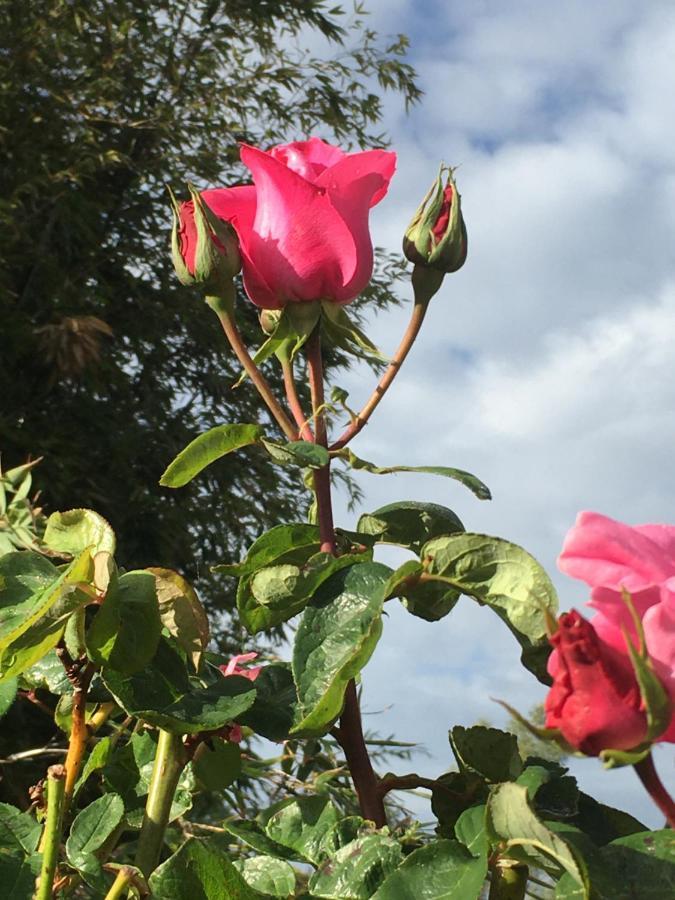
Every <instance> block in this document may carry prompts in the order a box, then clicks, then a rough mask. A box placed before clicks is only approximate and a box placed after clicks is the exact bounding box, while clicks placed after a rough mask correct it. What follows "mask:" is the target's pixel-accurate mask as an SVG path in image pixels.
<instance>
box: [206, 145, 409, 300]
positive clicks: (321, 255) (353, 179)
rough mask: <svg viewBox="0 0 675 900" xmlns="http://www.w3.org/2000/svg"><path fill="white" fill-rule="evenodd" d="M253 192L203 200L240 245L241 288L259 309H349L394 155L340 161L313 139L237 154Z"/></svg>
mask: <svg viewBox="0 0 675 900" xmlns="http://www.w3.org/2000/svg"><path fill="white" fill-rule="evenodd" d="M241 160H242V162H243V163H244V164H245V165H246V166H247V167H248V168H249V170H250V171H251V175H252V176H253V182H254V184H253V185H246V186H241V187H234V188H215V189H212V190H207V191H204V192H203V193H202V197H203V198H204V200H205V201H206V203H207V204H208V205H209V207H210V208H211V210H212V211H213V212H214V213H215V214H216V215H217V216H219V217H220V218H221V219H224V220H226V221H228V222H231V224H232V226H233V227H234V229H235V231H236V232H237V236H238V237H239V242H240V250H241V255H242V268H243V276H244V287H245V289H246V293H247V294H248V296H249V298H250V299H251V300H252V301H253V302H254V303H255V304H256V305H257V306H260V307H263V308H265V309H281V308H282V307H284V306H285V305H286V304H287V303H293V302H310V301H314V300H330V301H333V302H336V303H349V301H350V300H353V299H354V298H355V297H357V296H358V294H359V293H361V291H362V290H363V289H364V288H365V287H366V286H367V284H368V282H369V281H370V277H371V275H372V270H373V247H372V242H371V238H370V232H369V229H368V215H369V211H370V208H371V207H372V206H374V205H375V204H376V203H379V202H380V200H381V199H382V198H383V197H384V196H385V194H386V193H387V189H388V187H389V182H390V181H391V178H392V176H393V174H394V170H395V167H396V154H395V153H391V152H389V151H385V150H365V151H362V152H359V153H344V152H343V151H342V150H340V149H339V148H338V147H333V146H331V145H330V144H327V143H325V142H324V141H322V140H320V139H319V138H316V137H313V138H310V140H308V141H296V142H293V143H290V144H282V145H280V146H277V147H273V148H272V149H271V150H270V151H269V152H266V151H263V150H259V149H257V148H255V147H250V146H248V145H246V144H244V145H242V148H241Z"/></svg>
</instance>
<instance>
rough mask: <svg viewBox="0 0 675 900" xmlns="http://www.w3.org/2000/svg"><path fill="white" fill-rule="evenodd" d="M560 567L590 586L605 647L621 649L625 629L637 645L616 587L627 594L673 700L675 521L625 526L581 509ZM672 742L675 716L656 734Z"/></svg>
mask: <svg viewBox="0 0 675 900" xmlns="http://www.w3.org/2000/svg"><path fill="white" fill-rule="evenodd" d="M558 565H559V567H560V569H561V570H562V571H563V572H565V573H566V574H568V575H571V576H572V577H573V578H579V579H581V580H582V581H585V582H586V584H588V585H589V586H590V588H591V599H590V602H589V605H590V606H592V607H593V608H594V609H595V610H596V615H595V616H594V617H593V628H594V629H595V632H596V633H597V635H598V637H599V638H600V639H601V640H602V641H603V642H604V643H605V644H606V645H608V646H610V647H612V648H613V649H614V650H616V651H618V652H619V653H622V654H627V653H628V649H627V646H626V639H625V636H624V630H625V632H626V633H627V634H628V635H629V636H630V638H631V640H632V641H633V643H634V644H637V634H636V629H635V624H634V622H633V619H632V617H631V614H630V611H629V609H628V607H627V606H626V603H625V602H624V600H623V599H622V589H623V590H625V591H627V592H628V593H629V594H630V595H631V598H632V602H633V605H634V607H635V610H636V612H637V614H638V615H639V617H640V619H641V620H642V628H643V630H644V635H645V642H646V645H647V651H648V653H649V655H650V657H651V659H652V662H653V664H654V669H655V671H656V674H657V675H658V676H659V678H660V679H661V681H662V682H663V684H664V686H665V688H666V690H667V691H668V693H669V694H670V697H671V699H672V700H673V703H675V526H672V525H635V526H631V525H625V524H623V523H622V522H617V521H616V520H614V519H610V518H609V517H607V516H602V515H600V514H598V513H594V512H581V513H579V515H578V516H577V521H576V523H575V525H574V527H573V528H572V529H570V531H569V532H568V534H567V536H566V538H565V542H564V545H563V549H562V553H561V554H560V557H559V559H558ZM659 740H661V741H673V742H675V716H674V717H673V720H672V721H671V724H670V727H669V728H668V729H667V731H666V732H665V733H664V734H663V735H661V737H660V738H659Z"/></svg>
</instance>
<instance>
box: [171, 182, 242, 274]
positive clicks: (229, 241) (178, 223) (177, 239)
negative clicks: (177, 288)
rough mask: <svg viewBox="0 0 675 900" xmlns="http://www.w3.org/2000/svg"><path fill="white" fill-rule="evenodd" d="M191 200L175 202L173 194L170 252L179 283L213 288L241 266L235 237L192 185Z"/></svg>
mask: <svg viewBox="0 0 675 900" xmlns="http://www.w3.org/2000/svg"><path fill="white" fill-rule="evenodd" d="M188 188H189V190H190V195H191V197H192V199H191V200H188V201H186V202H185V203H178V201H177V200H176V198H175V197H174V195H173V193H172V194H171V204H172V207H173V227H172V229H171V255H172V258H173V264H174V268H175V269H176V274H177V275H178V279H179V281H180V282H181V284H186V285H191V284H203V285H205V286H212V287H215V286H217V285H218V284H222V283H223V282H231V281H232V279H233V278H234V276H235V275H236V274H237V272H239V270H240V269H241V259H240V256H239V247H238V245H237V236H236V234H235V233H234V231H233V229H232V227H231V226H230V225H229V224H228V223H227V222H222V221H221V220H220V219H219V218H218V217H217V216H215V215H214V214H213V213H212V212H211V210H210V209H209V207H208V206H207V205H206V204H205V203H204V201H203V200H202V197H201V195H200V194H199V192H198V191H197V190H195V188H194V187H193V186H192V185H188Z"/></svg>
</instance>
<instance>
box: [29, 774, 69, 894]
mask: <svg viewBox="0 0 675 900" xmlns="http://www.w3.org/2000/svg"><path fill="white" fill-rule="evenodd" d="M65 790H66V769H65V767H64V766H61V765H58V766H50V768H49V769H48V770H47V822H46V825H45V831H44V835H43V838H42V869H41V870H40V875H39V878H38V883H37V889H36V894H35V900H48V898H51V896H52V887H53V885H54V875H55V874H56V865H57V863H58V861H59V847H60V845H61V827H62V823H63V810H64V799H65Z"/></svg>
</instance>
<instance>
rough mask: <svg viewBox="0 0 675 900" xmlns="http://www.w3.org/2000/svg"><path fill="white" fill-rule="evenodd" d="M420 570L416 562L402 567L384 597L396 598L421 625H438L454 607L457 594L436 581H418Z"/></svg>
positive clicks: (456, 591) (458, 595)
mask: <svg viewBox="0 0 675 900" xmlns="http://www.w3.org/2000/svg"><path fill="white" fill-rule="evenodd" d="M423 573H424V567H423V566H422V564H421V563H419V562H417V560H412V559H411V560H409V561H408V562H406V563H403V565H402V566H400V568H399V569H397V570H396V572H394V574H393V575H392V576H391V578H390V579H389V582H388V584H387V588H386V594H385V596H387V597H390V596H397V597H399V598H400V600H401V603H402V605H403V606H404V607H405V608H406V609H407V610H408V612H409V613H410V614H411V615H413V616H416V617H417V618H418V619H424V621H425V622H438V621H439V619H443V618H444V617H445V616H447V615H448V613H451V612H452V610H453V609H454V608H455V606H456V605H457V601H458V600H459V598H460V596H461V595H460V592H459V591H458V590H456V589H455V588H453V587H449V586H448V585H447V584H444V583H442V582H440V581H421V580H419V579H418V578H416V577H415V576H419V575H422V574H423Z"/></svg>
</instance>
